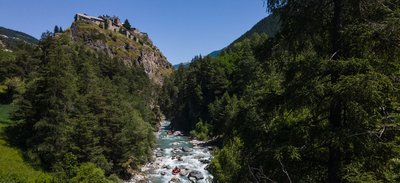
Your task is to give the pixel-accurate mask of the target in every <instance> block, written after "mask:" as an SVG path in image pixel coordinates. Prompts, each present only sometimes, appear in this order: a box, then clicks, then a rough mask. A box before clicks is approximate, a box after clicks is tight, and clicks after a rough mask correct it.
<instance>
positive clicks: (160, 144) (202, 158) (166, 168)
mask: <svg viewBox="0 0 400 183" xmlns="http://www.w3.org/2000/svg"><path fill="white" fill-rule="evenodd" d="M198 143H199V141H191V140H189V138H188V137H187V136H184V135H181V134H180V132H177V131H176V132H175V133H174V134H171V132H170V122H168V121H163V122H162V123H161V127H160V130H159V132H158V133H157V148H156V149H155V150H154V159H155V160H154V161H153V162H151V163H148V164H147V165H145V166H144V167H143V168H142V170H141V171H142V173H143V174H144V176H145V179H147V182H151V183H168V182H181V183H185V182H199V183H209V182H212V179H213V176H212V175H211V173H210V172H209V171H207V170H206V169H207V168H208V165H209V162H210V160H211V152H210V147H205V146H199V145H197V144H198ZM175 167H176V168H177V169H176V170H180V172H179V173H177V174H176V175H173V173H172V172H173V170H174V169H175ZM189 177H190V178H189ZM195 177H197V179H196V178H195ZM136 182H138V181H136Z"/></svg>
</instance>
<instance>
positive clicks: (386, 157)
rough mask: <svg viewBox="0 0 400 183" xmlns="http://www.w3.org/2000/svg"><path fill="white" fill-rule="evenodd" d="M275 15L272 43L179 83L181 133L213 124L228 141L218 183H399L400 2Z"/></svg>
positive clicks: (299, 5) (166, 93) (223, 59)
mask: <svg viewBox="0 0 400 183" xmlns="http://www.w3.org/2000/svg"><path fill="white" fill-rule="evenodd" d="M267 7H268V10H269V11H270V12H272V13H274V14H276V15H277V16H279V17H280V20H281V21H280V24H281V31H280V32H279V33H278V34H277V35H276V36H275V37H274V38H267V37H266V36H263V35H258V34H254V36H252V37H248V38H246V39H243V40H241V41H239V42H237V43H235V44H233V45H232V46H230V47H229V48H228V49H226V50H224V52H223V53H221V54H220V55H219V56H218V57H216V58H209V57H205V58H203V57H196V58H195V59H194V60H193V61H192V63H191V64H190V65H189V66H188V67H187V68H185V67H180V68H179V69H178V70H177V71H175V73H174V74H173V76H172V78H170V79H169V80H170V82H169V83H167V84H166V85H164V88H163V89H162V90H163V92H162V95H161V96H160V104H161V109H162V110H163V111H164V112H165V114H166V115H167V117H169V118H170V119H171V120H172V124H173V126H174V127H175V128H181V129H183V130H187V131H191V130H193V129H196V128H199V127H201V126H203V125H204V121H205V122H207V123H206V124H209V125H211V126H210V129H213V131H212V133H210V134H212V135H214V136H222V142H223V144H224V145H223V146H222V148H221V150H218V151H216V152H215V154H216V156H215V158H214V159H213V171H214V175H215V176H216V179H217V181H218V182H271V181H272V182H397V181H398V179H399V178H398V177H399V171H398V168H399V166H398V157H399V155H400V151H399V150H400V149H399V147H398V144H399V142H400V141H399V128H398V127H399V125H400V120H399V116H400V114H399V113H400V112H399V107H400V99H399V95H398V94H399V88H400V87H399V86H400V85H399V84H400V83H399V79H398V78H399V77H400V75H399V73H400V72H399V70H400V64H399V58H400V55H399V54H398V53H400V52H399V50H400V42H399V40H400V31H399V30H400V29H399V25H400V24H398V22H400V17H399V15H400V14H399V11H400V10H399V9H400V4H399V1H397V0H383V1H350V0H334V1H328V0H326V1H325V0H324V1H316V0H315V1H309V2H304V1H280V0H276V1H268V2H267ZM199 119H202V120H203V121H202V123H200V124H199V125H197V124H198V122H199ZM207 129H208V128H207ZM195 131H196V130H195ZM193 135H195V134H193ZM235 138H238V139H240V142H241V143H240V144H241V146H240V150H237V149H234V150H237V152H240V155H242V159H238V160H237V161H236V159H235V157H236V156H238V155H237V154H235V153H233V152H235V151H233V150H232V147H234V145H232V142H231V139H235ZM224 150H225V151H224ZM222 152H224V153H222ZM230 152H232V153H230ZM224 154H225V155H224ZM243 155H245V156H243ZM227 159H231V160H232V162H229V161H227ZM235 165H238V166H235ZM231 168H233V169H231ZM215 171H216V172H215ZM237 173H240V176H237Z"/></svg>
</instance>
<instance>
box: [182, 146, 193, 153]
mask: <svg viewBox="0 0 400 183" xmlns="http://www.w3.org/2000/svg"><path fill="white" fill-rule="evenodd" d="M182 151H183V152H192V151H193V149H191V148H189V147H186V146H184V147H182Z"/></svg>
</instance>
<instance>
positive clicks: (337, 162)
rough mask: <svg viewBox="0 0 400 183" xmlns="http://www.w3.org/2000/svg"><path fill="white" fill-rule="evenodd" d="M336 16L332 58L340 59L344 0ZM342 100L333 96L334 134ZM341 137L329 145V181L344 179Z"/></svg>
mask: <svg viewBox="0 0 400 183" xmlns="http://www.w3.org/2000/svg"><path fill="white" fill-rule="evenodd" d="M333 2H334V16H333V20H332V53H333V57H332V60H333V61H335V60H338V59H339V58H340V55H341V52H342V50H341V40H340V37H341V36H340V31H341V28H342V18H341V16H342V8H343V1H342V0H334V1H333ZM338 79H339V73H338V71H332V73H331V82H332V84H335V83H337V81H338ZM341 113H342V102H341V101H340V99H338V98H337V97H336V96H333V98H332V101H331V105H330V114H329V123H330V127H331V132H332V133H333V134H334V136H337V134H338V133H339V131H340V128H341V127H342V117H341ZM339 144H340V139H339V138H334V139H333V142H332V143H331V144H330V145H329V160H328V182H330V183H340V182H342V179H341V177H340V170H341V165H342V157H341V154H342V153H341V150H340V145H339Z"/></svg>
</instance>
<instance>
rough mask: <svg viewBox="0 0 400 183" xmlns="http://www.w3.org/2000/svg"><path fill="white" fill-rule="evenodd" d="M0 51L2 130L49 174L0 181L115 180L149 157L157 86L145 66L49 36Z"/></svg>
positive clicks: (6, 177) (65, 37) (0, 177)
mask: <svg viewBox="0 0 400 183" xmlns="http://www.w3.org/2000/svg"><path fill="white" fill-rule="evenodd" d="M0 54H1V55H0V68H1V69H0V83H1V85H0V89H1V90H0V97H1V102H2V103H3V104H10V103H12V104H11V105H12V106H13V110H12V111H13V112H12V115H11V121H13V123H12V124H11V125H10V126H8V128H7V129H6V130H5V132H4V133H6V135H7V138H8V141H9V143H10V144H11V145H13V146H15V147H18V148H19V149H22V151H23V152H24V153H23V154H24V157H25V160H26V161H28V162H29V163H30V164H31V165H33V166H34V167H37V168H40V169H42V170H44V171H46V172H50V173H51V176H50V175H46V176H41V177H36V178H37V180H33V179H31V178H29V179H25V178H26V177H21V176H18V174H10V175H3V174H0V180H1V181H0V182H27V181H33V182H35V181H36V182H111V181H114V182H115V181H118V180H119V179H118V177H120V178H129V177H130V172H129V170H131V169H136V168H137V167H138V166H139V165H141V164H143V163H146V162H148V161H149V160H150V158H151V155H152V149H153V147H154V140H155V137H154V134H153V132H154V130H155V127H156V122H157V119H156V118H157V116H156V115H157V113H156V112H155V111H153V109H152V107H151V106H150V105H151V104H152V103H154V99H153V98H154V95H155V92H153V91H154V89H155V88H156V86H155V84H154V83H153V82H151V81H150V79H149V78H148V76H147V75H146V73H145V72H144V69H143V68H141V67H139V66H135V67H128V66H127V65H126V64H125V63H123V61H122V60H118V59H115V58H114V59H112V58H110V57H109V56H106V55H103V54H102V53H101V52H96V51H94V50H93V49H91V48H89V47H87V46H85V45H84V44H83V43H81V42H73V41H72V40H71V39H70V38H69V37H68V35H61V36H58V37H55V36H54V34H53V33H50V32H47V33H44V34H43V36H42V39H41V40H40V42H39V44H38V45H25V46H24V47H19V49H15V50H13V52H9V51H1V52H0ZM18 171H19V170H16V171H15V172H18Z"/></svg>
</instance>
